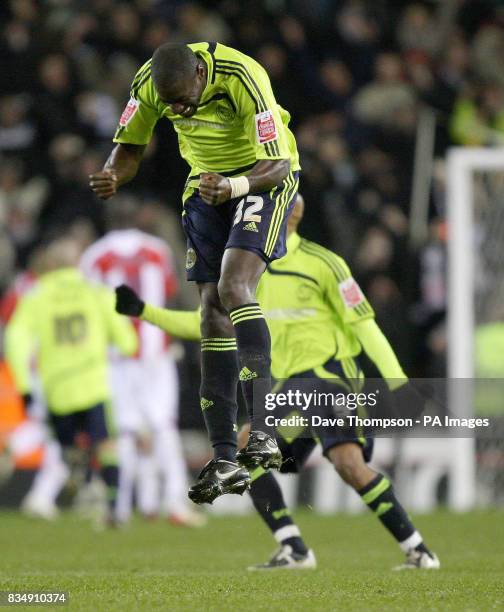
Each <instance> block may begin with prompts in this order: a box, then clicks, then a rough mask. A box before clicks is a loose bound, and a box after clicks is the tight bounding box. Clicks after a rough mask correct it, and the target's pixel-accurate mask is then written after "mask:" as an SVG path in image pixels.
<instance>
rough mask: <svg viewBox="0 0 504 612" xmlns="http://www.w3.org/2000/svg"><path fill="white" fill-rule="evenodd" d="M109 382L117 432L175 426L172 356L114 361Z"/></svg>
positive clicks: (175, 376)
mask: <svg viewBox="0 0 504 612" xmlns="http://www.w3.org/2000/svg"><path fill="white" fill-rule="evenodd" d="M111 380H112V401H113V405H114V413H115V415H116V421H117V427H118V430H119V433H127V432H131V433H141V432H145V431H156V430H159V429H164V428H173V427H176V425H177V420H178V395H179V386H178V372H177V366H176V364H175V360H174V359H173V357H172V356H171V354H169V353H165V354H164V355H161V356H159V357H157V358H155V359H149V360H147V359H124V360H118V361H117V362H113V363H112V366H111Z"/></svg>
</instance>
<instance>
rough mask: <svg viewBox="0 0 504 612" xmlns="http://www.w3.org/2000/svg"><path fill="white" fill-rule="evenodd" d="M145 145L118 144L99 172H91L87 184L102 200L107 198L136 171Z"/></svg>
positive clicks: (134, 174)
mask: <svg viewBox="0 0 504 612" xmlns="http://www.w3.org/2000/svg"><path fill="white" fill-rule="evenodd" d="M144 151H145V145H133V144H118V145H116V146H115V147H114V148H113V149H112V152H111V154H110V156H109V158H108V159H107V161H106V162H105V166H104V167H103V170H102V171H101V172H96V173H95V174H91V176H90V177H89V185H90V187H91V189H92V190H93V191H94V192H95V193H96V195H97V196H98V197H99V198H101V199H102V200H108V199H109V198H111V197H112V196H113V195H114V194H115V193H116V192H117V189H118V188H119V187H120V186H121V185H124V184H125V183H128V182H129V181H131V180H132V179H133V178H134V177H135V176H136V173H137V172H138V168H139V166H140V162H141V161H142V157H143V153H144Z"/></svg>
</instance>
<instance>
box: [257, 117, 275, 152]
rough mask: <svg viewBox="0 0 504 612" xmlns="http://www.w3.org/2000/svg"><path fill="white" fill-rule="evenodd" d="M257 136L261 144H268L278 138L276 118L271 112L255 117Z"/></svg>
mask: <svg viewBox="0 0 504 612" xmlns="http://www.w3.org/2000/svg"><path fill="white" fill-rule="evenodd" d="M255 126H256V136H257V142H258V143H259V144H266V143H267V142H272V141H273V140H276V139H277V138H278V134H277V129H276V125H275V118H274V117H273V113H272V112H271V111H270V110H267V111H264V112H263V113H257V115H256V116H255Z"/></svg>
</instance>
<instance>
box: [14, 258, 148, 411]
mask: <svg viewBox="0 0 504 612" xmlns="http://www.w3.org/2000/svg"><path fill="white" fill-rule="evenodd" d="M111 344H113V345H115V346H117V347H118V348H119V349H120V351H121V352H122V353H123V354H125V355H132V354H134V353H135V351H136V349H137V344H138V341H137V337H136V333H135V329H134V327H133V325H132V324H131V323H130V321H129V320H128V319H127V318H126V317H121V316H120V315H118V314H117V313H116V312H115V311H114V297H113V294H112V293H111V292H110V291H108V290H107V289H105V288H104V287H101V286H95V285H93V284H91V283H90V282H89V281H87V280H86V279H84V277H83V276H82V275H81V274H80V272H79V271H78V270H76V269H74V268H63V269H60V270H56V271H54V272H49V273H47V274H44V275H43V276H41V277H40V280H39V282H38V283H37V284H36V286H35V287H34V288H33V290H32V291H31V292H30V293H28V294H27V295H26V296H24V297H23V298H22V299H21V300H20V302H19V304H18V306H17V308H16V310H15V312H14V315H13V317H12V319H11V320H10V321H9V324H8V326H7V329H6V336H5V351H6V357H7V361H8V363H9V365H10V367H11V369H12V372H13V375H14V380H15V382H16V386H17V388H18V389H19V391H20V392H21V393H28V392H30V387H31V380H30V379H31V375H30V361H31V358H32V356H33V355H34V354H35V355H36V359H37V370H38V372H39V374H40V378H41V380H42V387H43V391H44V396H45V399H46V402H47V405H48V407H49V409H50V410H51V412H53V413H54V414H69V413H71V412H75V411H78V410H83V409H86V408H91V407H92V406H94V405H95V404H97V403H100V402H104V401H106V400H107V399H108V398H109V397H110V389H109V382H108V348H109V345H111Z"/></svg>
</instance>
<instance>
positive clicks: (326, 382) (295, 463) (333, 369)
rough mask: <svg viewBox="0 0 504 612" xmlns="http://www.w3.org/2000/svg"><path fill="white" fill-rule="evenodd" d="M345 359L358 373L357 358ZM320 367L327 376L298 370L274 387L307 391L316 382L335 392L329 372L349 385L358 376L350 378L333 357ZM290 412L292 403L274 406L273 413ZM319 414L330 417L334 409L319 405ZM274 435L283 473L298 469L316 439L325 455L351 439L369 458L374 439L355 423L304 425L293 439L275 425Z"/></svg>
mask: <svg viewBox="0 0 504 612" xmlns="http://www.w3.org/2000/svg"><path fill="white" fill-rule="evenodd" d="M346 361H347V362H348V361H351V362H352V363H353V364H354V368H355V370H354V371H355V373H356V376H358V375H359V374H360V366H359V364H358V362H357V361H356V360H355V359H352V360H346ZM322 369H323V372H325V373H326V375H327V376H328V378H322V377H321V372H320V371H318V370H317V372H316V371H315V370H308V371H306V372H302V373H301V374H296V375H295V376H293V377H292V379H289V380H287V381H285V383H284V384H283V385H282V387H281V389H275V390H276V391H281V392H282V393H287V392H288V391H289V390H292V391H294V392H295V391H296V390H299V391H302V392H303V391H304V392H308V393H310V392H312V391H313V390H314V385H316V390H317V392H319V393H334V392H335V384H337V383H335V379H334V378H329V376H331V375H336V376H338V377H339V378H340V379H342V380H343V382H345V383H347V384H348V385H349V386H352V384H353V383H354V382H355V381H356V380H357V378H352V380H351V381H350V379H349V377H348V370H347V369H346V368H344V367H343V365H342V363H341V362H340V361H336V360H334V359H330V360H329V361H327V362H326V363H325V364H324V365H323V367H322ZM305 383H306V384H305ZM292 413H293V411H292V407H289V406H285V407H277V408H276V409H275V417H280V418H283V417H288V416H291V415H292ZM298 414H301V412H298ZM318 414H319V415H320V416H321V417H323V418H331V417H334V416H335V413H334V409H333V407H331V406H325V407H320V408H319V409H318ZM304 416H306V415H304ZM362 416H364V415H362ZM288 431H289V430H288V429H287V432H288ZM276 438H277V440H278V444H279V447H280V450H281V451H282V456H283V459H284V462H283V464H282V468H281V470H280V471H281V472H286V473H288V472H297V471H299V469H300V468H301V467H302V466H303V465H304V463H305V462H306V460H307V459H308V457H309V456H310V454H311V452H312V450H313V449H314V447H315V446H316V444H317V442H320V444H321V446H322V451H323V453H324V455H327V453H328V452H329V450H330V449H331V448H333V447H335V446H338V445H340V444H346V443H348V442H354V443H355V444H358V445H359V446H360V447H361V449H362V455H363V458H364V461H366V462H369V461H371V457H372V455H373V447H374V440H373V438H372V436H371V435H370V434H369V432H365V431H360V430H358V429H357V428H356V427H352V428H348V427H345V428H341V427H333V426H323V427H322V426H320V427H317V428H313V429H311V428H309V427H307V428H305V429H304V430H303V431H302V432H299V433H298V435H297V436H296V438H295V439H293V440H292V439H290V438H289V437H288V436H287V439H285V437H284V436H282V430H281V428H278V429H277V436H276Z"/></svg>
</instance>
